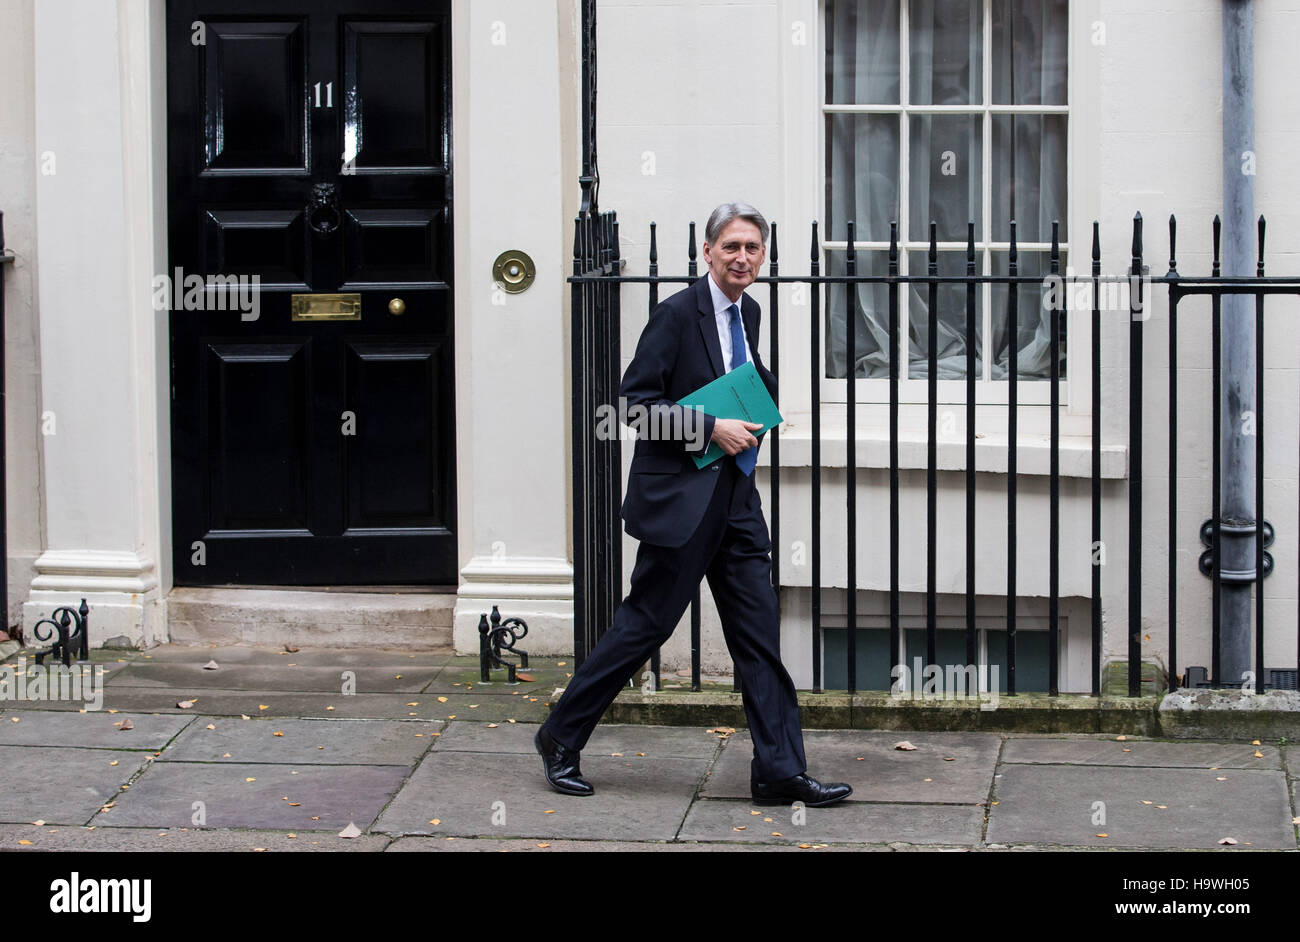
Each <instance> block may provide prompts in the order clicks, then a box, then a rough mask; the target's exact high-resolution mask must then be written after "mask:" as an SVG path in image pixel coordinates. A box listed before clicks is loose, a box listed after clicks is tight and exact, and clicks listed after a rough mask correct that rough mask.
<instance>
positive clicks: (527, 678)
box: [515, 671, 534, 694]
mask: <svg viewBox="0 0 1300 942" xmlns="http://www.w3.org/2000/svg"><path fill="white" fill-rule="evenodd" d="M515 680H521V681H523V682H524V683H526V684H528V683H532V682H533V680H534V678H533V675H532V674H525V673H523V672H522V671H515ZM518 692H519V691H515V693H516V694H518Z"/></svg>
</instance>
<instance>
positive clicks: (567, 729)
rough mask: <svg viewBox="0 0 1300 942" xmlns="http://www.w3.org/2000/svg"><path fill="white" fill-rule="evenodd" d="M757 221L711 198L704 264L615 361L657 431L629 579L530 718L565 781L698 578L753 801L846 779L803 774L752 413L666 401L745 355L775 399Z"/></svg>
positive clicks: (632, 511) (627, 511)
mask: <svg viewBox="0 0 1300 942" xmlns="http://www.w3.org/2000/svg"><path fill="white" fill-rule="evenodd" d="M768 231H769V227H768V224H767V221H766V220H765V219H764V218H763V216H762V215H761V214H760V213H759V212H758V210H756V209H754V208H753V207H752V206H749V205H747V204H744V203H724V204H723V205H721V206H719V207H718V208H717V209H716V210H714V211H713V214H712V215H711V216H710V217H709V221H708V224H707V226H706V227H705V241H704V260H705V262H706V263H707V264H708V267H709V272H708V274H707V275H705V276H704V277H703V278H701V279H700V280H699V281H697V282H695V284H694V285H692V286H691V287H689V288H687V289H685V290H683V291H681V292H678V293H677V294H675V295H673V296H672V297H671V298H668V299H667V300H666V301H664V302H663V303H662V304H660V305H659V306H658V307H656V308H655V310H654V311H652V312H651V314H650V321H649V323H648V324H646V327H645V330H644V331H643V332H642V334H641V339H640V341H639V342H638V344H637V349H636V354H635V355H634V356H633V358H632V362H631V364H629V365H628V368H627V372H626V373H625V374H624V375H623V383H622V386H621V388H620V396H622V397H623V398H624V399H625V401H626V402H627V404H628V406H629V408H630V409H631V408H637V407H639V408H640V409H644V410H647V411H648V414H649V416H650V418H651V421H650V423H649V426H650V428H651V429H652V430H653V431H655V432H658V433H661V434H658V435H656V434H651V435H648V436H641V437H639V438H638V440H637V443H636V449H635V451H634V452H633V457H632V468H631V473H630V475H629V477H628V484H627V498H626V500H625V501H624V502H623V519H624V521H625V523H626V527H627V532H628V534H629V535H630V536H633V537H636V538H637V539H638V540H640V541H641V543H640V546H639V548H638V550H637V559H636V566H635V567H634V568H633V570H632V586H631V591H629V592H628V595H627V597H626V598H625V599H623V602H622V604H621V605H620V606H619V607H618V610H617V611H616V612H615V613H614V624H613V626H612V627H611V628H610V629H609V630H608V631H607V632H606V633H605V634H604V635H603V636H602V637H601V639H600V641H599V643H597V644H596V646H595V648H594V649H593V650H592V652H591V654H590V655H589V656H588V657H587V659H586V660H585V661H584V662H583V663H582V666H581V667H580V668H579V669H578V670H577V672H576V673H575V674H574V676H573V678H572V679H571V680H570V682H569V685H568V687H567V688H566V689H565V691H564V695H563V696H562V697H561V698H560V700H559V702H558V703H557V704H556V706H555V707H554V708H553V709H552V710H551V714H550V716H549V717H548V718H547V720H546V722H545V723H544V724H542V727H541V728H540V729H539V730H538V732H537V737H536V746H537V751H538V752H539V753H541V755H542V767H543V771H544V773H545V775H546V779H547V781H548V782H549V783H550V784H551V786H552V787H553V788H554V789H555V790H556V791H559V792H562V793H564V794H569V795H590V794H592V792H593V791H594V789H593V788H592V786H591V784H590V783H589V782H587V781H586V780H585V779H584V778H583V777H582V771H581V768H580V766H579V755H580V752H581V750H582V748H583V747H584V746H585V745H586V742H587V739H588V737H590V735H591V733H592V731H593V730H594V729H595V728H596V724H597V723H598V722H599V721H600V718H601V716H602V715H603V714H604V712H605V709H606V708H607V707H608V706H609V704H610V703H611V702H613V700H614V698H615V697H616V696H617V695H618V692H619V691H620V690H621V689H622V688H623V686H624V685H625V684H626V683H627V682H628V679H629V678H630V677H631V676H633V675H634V674H635V672H636V671H637V670H639V669H640V667H641V666H642V665H643V664H644V663H645V662H646V659H647V658H648V657H649V656H650V654H651V652H653V651H654V650H655V649H656V648H658V647H659V646H660V645H661V644H662V643H663V642H664V641H666V640H667V639H668V637H669V636H670V635H671V634H672V633H673V629H674V628H675V627H676V626H677V622H678V620H679V619H680V618H681V616H682V613H683V612H684V611H685V610H686V607H687V606H688V605H689V604H690V602H691V599H692V598H693V596H694V594H695V589H696V587H697V586H698V585H699V583H700V580H701V579H702V578H707V579H708V583H709V588H710V590H711V591H712V592H713V598H714V600H715V601H716V602H717V606H718V616H719V618H720V619H721V621H722V631H723V634H724V635H725V637H726V640H727V648H728V650H729V651H730V652H731V656H732V659H733V660H734V661H735V664H736V670H737V671H738V672H739V675H740V681H741V693H742V697H743V699H744V705H745V716H746V718H747V720H748V722H749V729H750V734H751V736H752V738H753V741H754V759H753V762H752V763H751V766H750V790H751V796H752V797H753V799H754V801H755V802H756V803H758V804H771V805H776V804H788V803H791V802H795V801H801V802H803V803H804V804H805V805H806V806H809V807H818V806H822V805H829V804H832V803H834V802H837V801H840V800H841V799H843V798H846V797H847V796H848V795H849V794H850V793H851V792H852V789H851V788H850V787H849V786H848V785H844V784H838V783H832V784H822V783H821V782H818V781H817V780H816V779H814V778H811V777H810V776H808V775H807V766H806V763H805V761H804V751H803V731H802V728H801V726H800V723H799V704H798V701H797V699H796V698H795V689H794V684H793V682H792V681H791V680H790V675H789V673H788V672H787V671H786V669H785V666H784V665H783V664H782V663H781V648H780V634H779V630H778V623H777V598H776V592H775V591H774V590H773V588H772V560H771V556H770V555H769V554H770V553H771V549H772V544H771V539H770V537H769V535H768V529H767V522H766V520H764V518H763V510H762V505H761V502H760V501H759V496H758V490H757V488H756V487H755V484H754V474H753V471H754V463H755V460H756V458H757V454H758V449H759V447H760V446H761V444H762V442H761V439H758V438H755V437H754V435H753V434H752V431H753V430H755V429H758V428H761V426H759V425H755V424H754V423H751V422H743V421H740V420H737V419H723V418H717V417H715V416H712V415H707V414H705V413H703V412H701V411H700V410H697V409H691V408H688V407H683V406H679V405H676V402H677V400H678V399H681V398H682V397H684V396H686V395H687V394H688V393H691V392H694V391H695V390H696V389H698V388H699V387H701V386H703V385H705V384H706V383H709V382H712V381H713V380H715V379H717V378H718V377H719V376H721V375H722V374H723V373H726V372H729V371H730V370H732V369H735V368H737V367H739V366H740V365H742V364H743V363H745V362H746V360H753V362H754V366H755V367H756V368H757V370H758V373H759V375H760V376H761V377H762V379H763V382H764V384H765V385H766V386H767V389H768V391H769V392H770V393H771V395H772V398H773V399H774V400H775V399H776V396H777V387H776V377H775V376H773V375H772V374H771V373H770V372H769V371H768V369H767V368H766V367H765V366H763V363H762V360H761V359H760V358H759V355H758V322H759V307H758V303H757V302H755V301H754V300H753V299H752V298H749V297H748V296H746V295H745V293H744V291H745V288H747V287H748V286H749V285H750V284H752V283H753V281H754V279H755V278H756V277H757V276H758V269H759V266H761V265H762V264H763V260H764V258H765V257H766V254H767V237H768ZM665 430H667V431H668V433H669V435H668V437H664V436H663V434H662V433H663V432H664V431H665ZM710 442H716V443H717V444H718V446H719V447H720V448H721V449H722V450H723V451H724V452H725V453H726V454H725V455H724V457H722V458H720V459H718V460H717V461H714V462H713V463H712V464H710V465H706V466H705V467H703V468H696V466H695V463H694V461H692V460H691V456H692V455H702V454H703V453H704V452H705V451H706V450H707V449H708V447H709V444H710Z"/></svg>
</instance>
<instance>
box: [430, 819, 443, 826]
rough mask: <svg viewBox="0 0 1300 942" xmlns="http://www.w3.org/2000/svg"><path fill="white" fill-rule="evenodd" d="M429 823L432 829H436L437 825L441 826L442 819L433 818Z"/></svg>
mask: <svg viewBox="0 0 1300 942" xmlns="http://www.w3.org/2000/svg"><path fill="white" fill-rule="evenodd" d="M429 823H430V824H432V825H433V826H434V827H437V826H438V825H439V824H442V819H441V818H434V819H433V820H432V821H430V822H429Z"/></svg>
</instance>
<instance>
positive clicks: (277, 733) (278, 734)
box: [271, 729, 284, 736]
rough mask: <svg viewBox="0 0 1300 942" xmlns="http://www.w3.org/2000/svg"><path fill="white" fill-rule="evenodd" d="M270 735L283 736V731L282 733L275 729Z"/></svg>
mask: <svg viewBox="0 0 1300 942" xmlns="http://www.w3.org/2000/svg"><path fill="white" fill-rule="evenodd" d="M271 735H272V736H283V735H284V733H283V732H282V731H280V730H278V729H277V730H276V731H275V732H274V733H272V734H271Z"/></svg>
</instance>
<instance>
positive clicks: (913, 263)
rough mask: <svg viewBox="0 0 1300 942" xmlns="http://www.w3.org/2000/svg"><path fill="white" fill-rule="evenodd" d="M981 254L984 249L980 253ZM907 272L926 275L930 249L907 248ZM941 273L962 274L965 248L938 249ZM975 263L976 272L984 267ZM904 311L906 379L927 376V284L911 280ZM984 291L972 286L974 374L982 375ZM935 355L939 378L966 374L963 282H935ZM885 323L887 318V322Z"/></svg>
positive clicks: (928, 287) (980, 376)
mask: <svg viewBox="0 0 1300 942" xmlns="http://www.w3.org/2000/svg"><path fill="white" fill-rule="evenodd" d="M979 254H983V253H979ZM907 258H908V266H909V267H908V270H907V271H908V274H910V275H925V274H928V273H929V271H930V267H929V265H930V262H929V252H909V253H908V254H907ZM938 265H939V274H940V275H965V274H966V253H965V252H940V253H939V259H938ZM983 267H984V266H983V264H982V263H981V262H980V261H978V260H977V261H976V263H975V271H976V273H977V274H978V273H980V272H982V270H983ZM908 290H909V301H908V309H907V310H908V313H907V347H908V349H907V362H908V378H909V379H928V378H929V376H930V359H929V357H930V286H929V285H927V284H918V283H916V282H913V283H912V284H911V285H910V286H909V288H908ZM982 295H983V292H982V291H981V290H980V289H979V287H978V286H976V288H975V378H976V379H983V378H984V361H983V357H984V351H983V347H984V344H983V341H982V339H981V335H982V334H983V332H984V330H983V324H984V313H983V312H984V299H983V297H982ZM937 300H938V302H939V304H938V315H937V319H938V357H939V372H938V378H939V379H965V378H966V286H965V285H960V284H956V285H951V284H950V285H945V284H940V285H939V286H938V293H937ZM886 323H888V322H886Z"/></svg>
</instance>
